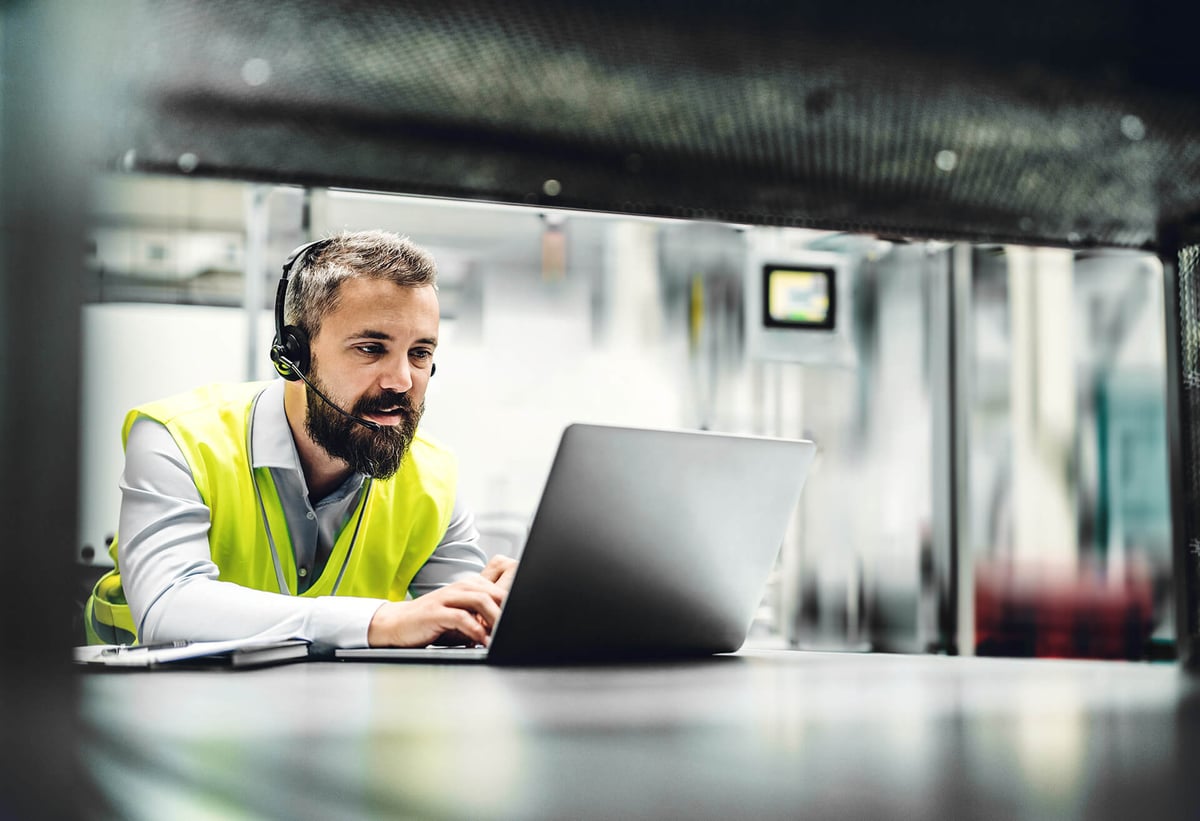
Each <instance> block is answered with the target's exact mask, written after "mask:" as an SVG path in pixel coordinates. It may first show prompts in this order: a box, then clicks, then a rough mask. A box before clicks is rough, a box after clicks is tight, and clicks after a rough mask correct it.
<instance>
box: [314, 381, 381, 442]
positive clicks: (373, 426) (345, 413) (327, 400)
mask: <svg viewBox="0 0 1200 821" xmlns="http://www.w3.org/2000/svg"><path fill="white" fill-rule="evenodd" d="M296 374H297V376H299V377H300V379H302V380H303V381H304V384H305V385H308V387H309V388H311V389H312V392H313V393H315V394H316V395H317V396H319V397H321V398H322V399H323V400H325V404H326V405H328V406H329V407H331V408H333V409H334V410H335V411H337V412H338V413H340V414H341V415H342V416H344V417H346V418H347V419H349V420H351V421H353V422H357V423H358V424H360V425H362V426H363V427H366V428H370V429H371V430H381V429H382V428H383V425H381V424H379V423H378V422H372V421H371V420H370V419H363V418H362V417H361V416H355V415H354V414H352V413H350V412H349V411H347V410H343V409H342V408H341V407H339V406H338V405H335V404H334V403H333V401H332V400H331V399H330V398H329V397H328V396H326V395H325V394H323V393H321V390H320V388H318V387H317V386H316V385H314V384H313V383H312V382H309V381H308V377H306V376H305V375H304V374H302V373H300V371H296Z"/></svg>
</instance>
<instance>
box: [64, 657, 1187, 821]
mask: <svg viewBox="0 0 1200 821" xmlns="http://www.w3.org/2000/svg"><path fill="white" fill-rule="evenodd" d="M82 691H83V705H82V709H83V717H84V720H85V724H86V726H87V728H88V732H87V733H86V734H85V738H84V742H85V747H84V757H85V761H86V762H87V764H88V766H89V768H90V770H91V772H92V773H93V774H94V776H95V779H96V781H97V782H98V783H99V784H100V786H101V788H102V789H103V790H104V791H106V792H107V793H108V795H109V797H110V799H111V800H112V802H113V806H114V810H115V811H116V813H117V814H118V815H119V816H120V817H122V818H131V819H136V818H147V819H150V818H154V819H159V818H169V817H170V818H183V817H202V818H203V817H215V818H236V817H292V818H356V817H358V818H380V817H394V818H511V819H538V818H554V819H558V818H692V819H697V818H699V819H707V818H712V819H718V818H719V819H731V818H797V817H810V818H822V819H826V818H868V817H883V818H943V817H944V818H965V817H970V818H1005V819H1012V818H1038V819H1044V818H1055V819H1063V818H1087V819H1105V818H1131V817H1138V818H1156V819H1161V818H1175V817H1179V818H1183V817H1187V818H1194V817H1196V814H1197V813H1200V686H1198V683H1197V682H1196V681H1194V680H1193V679H1192V678H1190V677H1188V676H1186V675H1184V674H1183V673H1181V672H1179V671H1178V670H1177V669H1176V668H1175V667H1173V666H1170V665H1142V664H1127V663H1108V662H1067V661H1030V660H1001V659H968V658H945V657H932V656H929V657H927V656H888V655H854V654H826V653H801V652H788V651H744V652H743V653H742V654H739V655H737V656H732V657H717V658H713V659H710V660H704V661H699V662H688V663H677V664H657V665H651V666H621V667H594V668H587V667H573V668H563V669H546V668H538V669H497V668H490V667H485V666H461V665H458V666H435V665H428V664H407V665H400V664H381V663H364V662H312V663H304V664H296V665H289V666H284V667H275V668H267V669H261V670H249V671H236V672H231V671H197V672H180V671H170V672H153V673H96V674H87V675H85V677H84V682H83V688H82Z"/></svg>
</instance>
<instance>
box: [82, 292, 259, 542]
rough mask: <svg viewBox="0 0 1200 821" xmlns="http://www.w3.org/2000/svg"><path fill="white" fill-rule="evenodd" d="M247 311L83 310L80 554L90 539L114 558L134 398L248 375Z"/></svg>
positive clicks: (183, 307) (196, 308) (139, 307)
mask: <svg viewBox="0 0 1200 821" xmlns="http://www.w3.org/2000/svg"><path fill="white" fill-rule="evenodd" d="M259 319H260V321H259V329H258V346H259V347H258V349H259V350H260V351H263V352H264V356H263V357H262V359H263V367H262V368H261V369H260V370H259V371H258V372H257V373H256V374H254V378H264V379H265V378H267V376H268V375H269V373H271V372H272V371H271V365H270V362H269V361H267V358H266V355H265V351H266V350H267V346H268V345H269V344H270V341H271V334H272V329H271V317H270V314H269V312H267V311H263V312H262V316H261V317H260V318H259ZM246 341H247V321H246V314H245V312H244V311H243V310H241V309H238V308H213V307H202V306H195V305H140V304H138V305H129V304H120V303H115V304H99V305H87V306H85V307H84V310H83V387H82V396H83V408H82V414H81V419H82V422H81V425H82V429H81V431H80V436H81V452H80V463H81V464H80V477H81V483H82V484H81V487H80V500H81V501H80V518H79V542H78V544H77V545H76V546H75V550H76V553H77V555H79V551H81V550H82V549H83V548H84V547H85V546H87V545H90V546H91V547H92V548H93V549H94V550H95V552H96V561H97V562H98V563H103V564H108V563H109V560H108V555H107V553H106V550H105V546H104V540H105V537H106V536H108V535H109V534H111V533H113V532H114V531H115V530H116V529H117V514H118V509H119V506H120V492H119V491H118V489H117V482H118V480H119V478H120V475H121V468H122V465H123V457H122V454H121V423H122V421H123V420H124V418H125V413H126V412H127V411H128V410H129V409H130V408H132V407H134V406H135V405H138V404H140V403H142V402H146V401H149V400H152V399H158V398H161V397H163V396H170V395H171V394H173V393H178V392H180V391H183V390H187V389H188V388H192V387H195V386H196V385H201V384H204V383H206V382H221V381H233V382H237V381H242V380H244V379H246V377H247V374H246Z"/></svg>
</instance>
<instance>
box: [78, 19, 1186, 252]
mask: <svg viewBox="0 0 1200 821" xmlns="http://www.w3.org/2000/svg"><path fill="white" fill-rule="evenodd" d="M120 8H123V9H125V13H124V15H123V17H122V19H121V21H120V26H119V28H120V29H121V31H120V38H122V39H123V42H122V43H121V45H120V47H119V48H115V49H114V56H113V57H112V65H111V67H105V70H106V71H110V72H111V75H112V77H113V79H114V87H115V88H117V89H119V95H120V96H119V99H118V100H117V101H116V103H115V105H116V109H117V110H116V116H113V117H112V118H111V119H110V121H108V122H105V123H102V124H101V128H102V130H103V131H104V133H105V141H104V145H105V148H104V151H105V153H106V157H105V159H106V161H107V162H109V163H110V164H111V165H112V166H113V167H116V168H123V169H126V170H141V171H151V172H166V173H176V174H178V173H190V174H196V175H205V176H214V177H224V178H233V179H245V180H260V181H273V182H281V183H295V184H301V185H313V186H339V187H349V188H361V189H368V190H379V191H390V192H402V193H408V194H427V195H437V196H446V197H455V198H468V199H484V200H491V201H497V202H506V203H525V204H531V205H539V206H554V207H560V208H578V209H588V210H600V211H610V212H620V213H630V214H644V215H655V216H667V217H682V218H692V219H710V220H719V221H726V222H735V223H747V224H759V225H793V226H804V227H814V228H826V229H835V230H848V231H861V232H873V233H882V234H887V235H895V236H915V237H940V238H948V239H953V238H963V239H971V240H975V241H997V242H1020V243H1037V244H1053V245H1071V246H1078V247H1087V246H1113V247H1135V248H1154V247H1156V246H1157V244H1158V242H1159V240H1160V237H1161V236H1162V234H1163V231H1164V230H1166V229H1170V230H1175V229H1177V228H1186V227H1187V226H1189V225H1190V224H1191V222H1192V221H1193V220H1195V219H1196V218H1197V217H1198V216H1200V94H1197V91H1198V90H1200V50H1197V49H1195V48H1194V47H1193V43H1194V40H1195V31H1196V28H1195V26H1194V24H1193V20H1195V19H1196V16H1197V13H1196V12H1195V11H1194V10H1187V5H1185V4H1183V3H1175V4H1168V3H1161V2H1150V3H1143V2H1132V0H1095V1H1094V2H1086V3H1085V2H1081V1H1080V0H1073V1H1072V2H1063V1H1062V0H1057V1H1056V0H1044V1H1043V2H1033V1H1032V0H1015V2H1009V3H1006V4H1003V5H993V6H990V7H984V6H980V5H978V4H967V3H962V2H949V0H933V2H928V3H922V4H918V5H911V4H903V3H884V2H878V0H869V1H868V2H852V3H837V2H823V3H813V2H801V3H783V2H753V0H751V1H750V2H741V3H735V2H714V1H713V0H692V2H678V0H661V1H660V2H649V3H648V2H629V0H608V2H596V0H572V2H542V1H541V0H505V2H502V3H498V2H491V1H490V0H456V1H455V2H448V1H447V0H415V2H398V3H382V2H363V1H362V0H343V2H315V1H313V0H304V1H302V2H291V3H287V4H282V5H281V4H278V3H254V2H244V1H243V0H224V2H206V3H191V2H148V1H144V2H132V3H130V4H128V5H127V6H121V7H120Z"/></svg>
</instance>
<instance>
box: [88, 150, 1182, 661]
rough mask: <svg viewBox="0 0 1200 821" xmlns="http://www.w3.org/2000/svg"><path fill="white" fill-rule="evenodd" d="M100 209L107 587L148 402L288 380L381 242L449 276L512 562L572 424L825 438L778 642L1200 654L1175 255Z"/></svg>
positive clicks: (781, 585) (390, 217)
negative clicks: (358, 251) (282, 322)
mask: <svg viewBox="0 0 1200 821" xmlns="http://www.w3.org/2000/svg"><path fill="white" fill-rule="evenodd" d="M550 182H553V181H552V180H551V181H550ZM548 184H549V183H548ZM89 207H90V227H89V242H88V259H87V265H86V274H85V281H84V294H85V299H84V302H85V304H84V308H83V327H82V333H83V352H84V353H83V359H84V361H83V367H82V376H83V383H82V407H83V408H84V413H83V414H82V423H81V425H82V427H81V431H80V439H81V471H80V476H81V485H80V488H79V490H80V499H81V516H80V524H79V536H78V540H77V542H76V544H75V545H74V546H73V552H74V558H75V562H76V566H77V568H78V570H79V576H80V584H79V593H80V595H81V596H82V594H83V593H84V592H86V589H87V584H88V581H89V580H90V579H91V578H93V577H94V576H95V575H97V574H98V573H99V572H101V571H102V569H103V568H104V566H105V565H107V564H109V562H110V560H109V558H108V555H107V550H106V546H107V543H108V542H109V541H110V540H111V537H112V534H113V531H114V530H115V527H116V520H117V512H118V506H119V494H118V491H117V478H118V476H119V475H120V471H121V466H122V457H121V449H120V438H119V431H120V424H121V419H122V418H123V416H124V413H125V411H126V410H127V409H128V408H130V407H132V406H133V405H135V404H137V403H139V402H142V401H146V400H149V399H152V398H155V397H159V396H163V395H167V394H169V393H172V392H174V391H179V390H184V389H186V388H189V387H191V386H193V385H195V384H198V383H202V382H205V381H210V380H235V381H236V380H241V379H266V378H270V377H272V376H273V375H274V374H273V370H272V368H271V365H270V362H269V361H268V358H267V349H268V346H269V344H270V340H271V336H272V332H273V329H272V321H273V320H272V315H271V307H272V300H273V297H274V293H275V283H276V281H277V279H278V276H279V272H280V271H279V269H280V265H281V261H282V260H283V259H284V258H285V257H286V256H287V253H288V251H289V250H290V249H291V248H292V247H294V246H296V245H298V244H299V243H301V242H304V241H306V240H307V239H309V238H310V237H312V238H315V237H319V236H324V235H326V234H329V233H332V232H335V231H340V230H343V229H349V230H356V229H365V228H376V227H379V228H384V229H387V230H391V231H396V232H399V233H401V234H405V235H408V236H411V238H412V239H413V240H414V241H415V242H417V243H418V244H420V245H422V246H424V247H426V248H428V249H429V250H430V251H432V252H433V254H434V255H435V257H436V259H437V260H438V264H439V270H440V297H441V310H442V340H441V345H440V348H439V353H438V362H439V370H438V378H437V379H436V380H434V382H433V384H432V385H431V389H430V396H429V400H428V412H427V415H426V417H425V422H424V423H423V425H424V427H425V429H426V430H427V431H428V432H430V433H432V434H434V435H436V436H437V437H438V438H440V439H442V440H443V441H445V442H447V443H448V444H450V445H451V446H452V447H454V449H455V450H456V451H457V453H458V454H459V458H460V461H461V465H462V480H461V481H462V486H461V492H462V494H463V496H464V498H465V500H466V501H467V502H468V504H470V506H471V507H472V508H473V510H474V511H475V513H476V516H477V518H478V522H479V526H480V529H481V532H482V533H483V536H484V540H485V545H486V547H487V549H488V550H489V552H492V553H497V552H501V553H507V554H509V555H518V554H519V552H520V549H521V545H522V543H523V539H524V535H525V529H526V527H527V525H528V523H529V521H530V519H531V518H532V515H533V512H534V510H535V508H536V505H537V502H538V499H539V495H540V492H541V488H542V483H543V482H544V479H545V476H546V473H547V471H548V469H549V466H550V461H551V459H552V457H553V454H554V450H555V447H556V445H557V442H558V437H559V435H560V433H561V431H562V429H563V428H564V427H565V426H566V425H567V424H569V423H571V422H574V421H588V422H600V423H612V424H621V425H634V426H647V427H672V428H676V427H682V428H697V429H703V430H714V431H726V432H734V433H748V434H759V435H768V436H784V437H803V438H809V439H812V440H814V441H816V442H817V444H818V446H819V457H818V461H817V463H816V465H815V468H814V470H813V472H812V473H811V475H810V478H809V480H808V484H807V486H806V489H805V491H804V494H803V496H802V501H801V504H800V506H799V507H798V509H797V510H796V513H795V517H794V520H793V523H792V527H791V529H790V531H789V534H788V537H787V539H786V542H785V544H784V545H782V550H781V554H780V558H779V562H778V566H777V569H776V572H775V573H774V574H773V576H772V579H771V581H770V584H769V586H768V589H767V591H766V593H765V597H764V600H763V603H762V607H761V609H760V612H759V616H758V618H757V620H756V622H755V625H754V630H753V640H755V641H758V642H762V643H768V644H776V645H782V646H788V647H797V648H821V649H838V650H875V651H900V652H950V653H975V654H983V655H1012V656H1053V657H1095V658H1125V659H1152V658H1165V657H1169V656H1170V654H1171V652H1172V648H1171V640H1172V638H1173V633H1174V624H1173V617H1172V612H1173V611H1172V608H1171V604H1172V596H1171V561H1170V549H1169V543H1170V515H1169V505H1168V491H1167V487H1168V485H1167V450H1166V434H1165V419H1166V411H1165V405H1164V388H1165V363H1164V351H1165V347H1166V346H1165V338H1164V328H1163V316H1164V307H1163V276H1162V269H1161V266H1160V264H1159V262H1158V260H1157V258H1156V257H1155V256H1153V255H1151V254H1147V253H1142V252H1137V251H1130V250H1096V249H1088V250H1069V249H1063V248H1049V247H1045V248H1043V247H1034V246H1028V245H1022V246H1008V245H1001V244H970V243H953V242H946V241H909V240H903V239H899V238H892V239H884V238H880V237H879V236H878V235H869V234H852V233H844V232H831V231H819V230H812V229H804V228H778V227H768V226H751V225H739V224H730V223H721V222H709V221H695V220H687V221H685V220H675V219H666V218H650V217H637V216H629V215H613V214H604V213H598V212H585V211H574V210H555V209H549V208H543V207H532V206H511V205H498V204H488V203H481V202H467V201H461V200H457V201H456V200H450V199H439V198H432V197H406V196H398V195H391V194H379V193H368V192H361V191H352V190H343V189H336V188H313V187H297V186H281V185H264V184H256V183H242V182H232V181H221V180H205V179H198V178H187V177H180V176H163V175H154V174H139V173H119V172H112V173H109V174H106V175H102V176H100V177H98V178H97V179H96V180H95V182H94V185H93V187H92V189H91V200H90V203H89ZM814 283H816V285H818V286H819V288H818V292H817V296H818V297H820V298H819V299H818V300H817V302H816V303H815V307H814V305H813V304H811V302H812V301H811V299H810V297H811V296H812V293H811V291H812V286H813V284H814ZM789 299H791V301H792V304H790V305H789V304H788V300H789ZM805 300H808V302H806V301H805ZM789 311H790V313H789ZM117 363H119V365H118V364H117ZM736 549H737V546H736V545H730V550H731V551H736Z"/></svg>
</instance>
